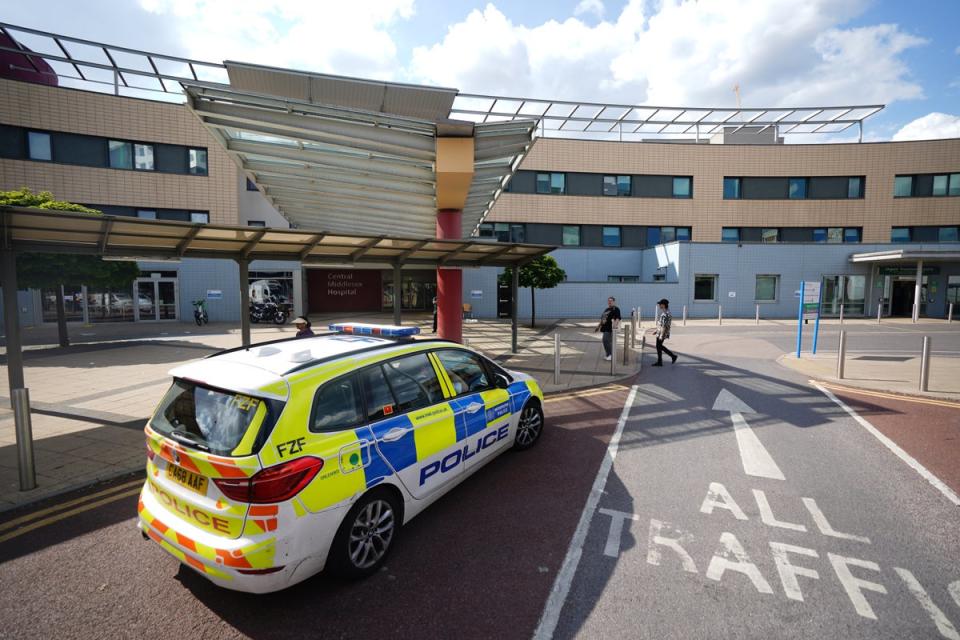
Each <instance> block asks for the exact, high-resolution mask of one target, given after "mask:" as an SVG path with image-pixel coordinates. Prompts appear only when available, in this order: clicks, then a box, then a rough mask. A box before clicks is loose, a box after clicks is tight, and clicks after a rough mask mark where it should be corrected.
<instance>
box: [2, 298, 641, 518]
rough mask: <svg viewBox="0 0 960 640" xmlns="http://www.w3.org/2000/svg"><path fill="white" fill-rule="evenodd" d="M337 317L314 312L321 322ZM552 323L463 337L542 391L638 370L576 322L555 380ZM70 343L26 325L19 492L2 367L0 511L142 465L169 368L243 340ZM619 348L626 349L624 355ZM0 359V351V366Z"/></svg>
mask: <svg viewBox="0 0 960 640" xmlns="http://www.w3.org/2000/svg"><path fill="white" fill-rule="evenodd" d="M340 319H342V318H341V317H340V316H332V315H331V316H313V317H311V321H312V322H313V323H314V325H315V326H316V327H322V326H325V325H326V324H328V323H329V322H331V321H334V320H340ZM353 319H354V320H356V321H361V322H379V323H385V322H386V323H389V322H392V316H387V315H384V314H367V315H362V316H358V317H356V318H353ZM404 320H405V322H406V324H408V325H409V324H414V325H416V326H419V327H420V328H421V331H422V332H423V334H424V335H429V334H430V332H431V330H432V327H431V324H432V317H431V315H430V314H422V313H421V314H407V315H405V317H404ZM558 326H559V325H558V323H556V322H544V323H543V326H538V327H536V328H530V327H529V326H526V325H523V326H521V327H519V330H518V347H519V353H517V354H512V353H511V352H510V325H509V323H504V322H495V321H477V322H467V323H465V324H464V338H465V341H466V342H467V343H468V344H469V345H470V346H472V347H473V348H476V349H478V350H480V351H481V352H483V353H485V354H486V355H488V356H490V357H491V358H493V359H494V360H497V361H499V362H501V363H502V364H504V366H506V367H508V368H511V369H515V370H518V371H523V372H525V373H530V374H531V375H533V376H534V377H536V378H537V379H538V380H540V381H541V382H542V387H543V389H544V391H546V392H548V393H556V392H563V391H570V390H572V389H578V388H583V387H590V386H594V385H598V384H606V383H609V382H611V381H614V380H618V379H621V378H623V377H625V376H629V375H631V374H632V373H634V372H635V370H636V369H635V362H633V360H631V362H632V364H629V365H626V366H625V365H623V364H622V360H618V362H616V363H614V364H615V368H614V373H613V374H611V369H610V363H609V362H607V361H604V360H603V354H602V347H601V344H600V340H599V337H598V334H593V333H592V325H591V326H589V327H585V326H580V325H575V324H574V325H571V326H559V331H560V334H561V337H562V339H563V341H564V348H563V361H562V376H561V379H560V380H559V381H555V380H554V379H553V370H554V355H553V333H554V332H556V331H557V330H558ZM294 331H295V329H294V328H293V327H289V326H274V325H267V326H261V325H254V326H253V329H252V338H253V341H254V342H262V341H266V340H271V339H276V338H280V337H284V336H290V335H292V334H293V332H294ZM70 336H71V342H72V344H71V346H69V347H65V348H61V347H59V346H58V345H57V332H56V327H40V328H36V329H35V330H34V331H32V332H30V333H29V335H28V336H27V337H26V339H25V342H28V343H29V346H28V347H27V348H26V350H25V351H24V362H25V372H24V377H25V379H26V385H27V388H28V389H29V391H30V400H31V408H32V413H33V415H32V429H33V437H34V458H35V466H36V470H37V484H38V487H37V488H36V489H33V490H31V491H20V490H19V476H18V460H17V449H16V436H15V432H14V421H13V412H12V411H11V410H10V409H9V398H8V397H6V389H7V388H8V384H7V377H6V376H7V371H6V367H2V368H0V389H3V391H0V511H3V510H5V509H10V508H13V507H15V506H18V505H23V504H27V503H30V502H34V501H37V500H39V499H42V498H45V497H49V496H53V495H57V494H60V493H63V492H65V491H69V490H71V489H75V488H78V487H83V486H86V485H89V484H91V483H95V482H100V481H104V480H109V479H112V478H116V477H119V476H123V475H126V474H129V473H130V472H132V471H136V470H139V469H142V468H143V465H144V459H145V458H144V455H145V454H144V436H143V427H144V425H145V424H146V421H147V418H148V417H149V416H150V415H151V414H152V413H153V409H154V407H155V406H156V404H157V402H158V401H159V400H160V398H161V397H162V396H163V394H164V393H165V391H166V389H167V388H168V386H169V384H170V378H169V375H168V371H169V370H170V369H172V368H174V367H175V366H178V365H179V364H182V363H185V362H188V361H191V360H195V359H199V358H202V357H204V356H207V355H209V354H211V353H214V352H216V351H218V350H221V349H227V348H230V347H235V346H239V344H240V336H239V330H238V329H236V328H235V327H233V326H231V325H226V324H210V325H206V326H204V327H202V328H200V327H196V326H195V325H189V324H184V323H170V324H160V323H152V324H147V323H143V324H131V323H126V324H122V325H92V326H87V327H78V326H73V325H71V327H70ZM621 355H622V352H621ZM4 362H5V359H4V358H2V357H0V363H4Z"/></svg>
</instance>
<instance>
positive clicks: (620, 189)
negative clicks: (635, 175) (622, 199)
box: [617, 176, 631, 196]
mask: <svg viewBox="0 0 960 640" xmlns="http://www.w3.org/2000/svg"><path fill="white" fill-rule="evenodd" d="M630 185H631V180H630V176H617V195H618V196H628V195H630Z"/></svg>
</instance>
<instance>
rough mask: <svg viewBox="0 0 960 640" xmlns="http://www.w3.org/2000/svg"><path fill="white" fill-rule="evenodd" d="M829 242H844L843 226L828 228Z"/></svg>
mask: <svg viewBox="0 0 960 640" xmlns="http://www.w3.org/2000/svg"><path fill="white" fill-rule="evenodd" d="M827 242H843V227H829V228H827Z"/></svg>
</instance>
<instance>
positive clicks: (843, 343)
mask: <svg viewBox="0 0 960 640" xmlns="http://www.w3.org/2000/svg"><path fill="white" fill-rule="evenodd" d="M846 359H847V332H846V331H841V332H840V346H839V347H838V348H837V380H843V365H844V361H845V360H846Z"/></svg>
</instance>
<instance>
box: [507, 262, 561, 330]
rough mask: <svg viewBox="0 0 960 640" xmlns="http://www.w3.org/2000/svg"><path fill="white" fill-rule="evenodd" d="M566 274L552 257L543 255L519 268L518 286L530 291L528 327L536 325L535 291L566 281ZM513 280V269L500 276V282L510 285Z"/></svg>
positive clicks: (508, 269)
mask: <svg viewBox="0 0 960 640" xmlns="http://www.w3.org/2000/svg"><path fill="white" fill-rule="evenodd" d="M566 277H567V273H566V272H565V271H564V270H563V269H561V268H560V265H558V264H557V261H556V260H554V259H553V257H552V256H547V255H543V256H540V257H539V258H537V259H536V260H533V261H531V262H528V263H527V264H525V265H523V266H522V267H520V278H519V285H520V286H521V287H528V288H529V289H530V327H531V328H533V327H535V326H536V325H537V299H536V296H535V295H534V291H536V290H537V289H553V288H554V287H555V286H557V285H558V284H560V283H561V282H563V281H564V279H566ZM512 279H513V267H507V269H506V270H505V271H504V272H503V273H502V274H500V281H501V282H504V283H510V282H511V280H512Z"/></svg>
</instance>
